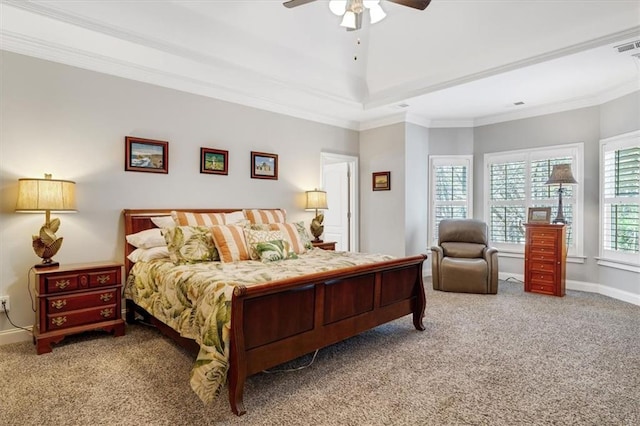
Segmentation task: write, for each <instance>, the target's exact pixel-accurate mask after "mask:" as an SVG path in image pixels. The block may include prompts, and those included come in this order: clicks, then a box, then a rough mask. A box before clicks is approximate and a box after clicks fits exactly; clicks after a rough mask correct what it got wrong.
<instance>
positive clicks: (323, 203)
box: [305, 189, 328, 243]
mask: <svg viewBox="0 0 640 426" xmlns="http://www.w3.org/2000/svg"><path fill="white" fill-rule="evenodd" d="M306 194H307V204H306V207H305V208H306V209H307V210H315V211H316V217H314V218H313V220H312V221H311V226H310V229H311V235H313V236H314V237H315V239H314V240H313V242H314V243H321V242H322V240H321V239H320V235H322V233H323V232H324V226H323V225H322V222H323V221H324V215H323V214H322V213H320V214H318V210H326V209H328V207H327V192H326V191H321V190H319V189H314V190H313V191H307V192H306Z"/></svg>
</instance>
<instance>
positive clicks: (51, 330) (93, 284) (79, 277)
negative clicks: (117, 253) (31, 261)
mask: <svg viewBox="0 0 640 426" xmlns="http://www.w3.org/2000/svg"><path fill="white" fill-rule="evenodd" d="M31 274H32V276H33V278H34V281H35V293H36V297H37V305H36V321H35V325H34V327H33V339H34V343H35V344H36V351H37V353H38V354H42V353H46V352H51V344H52V343H58V342H60V341H61V340H62V339H64V338H65V337H66V336H68V335H70V334H75V333H80V332H84V331H88V330H96V329H102V330H105V331H108V332H113V334H114V335H115V336H122V335H124V320H123V319H122V314H121V309H122V307H121V304H122V300H121V289H122V265H121V264H119V263H114V262H101V263H83V264H73V265H61V266H59V267H53V268H34V269H32V271H31Z"/></svg>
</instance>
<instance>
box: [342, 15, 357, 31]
mask: <svg viewBox="0 0 640 426" xmlns="http://www.w3.org/2000/svg"><path fill="white" fill-rule="evenodd" d="M340 26H341V27H347V28H353V29H355V28H356V14H355V13H353V12H351V11H347V12H345V13H344V16H343V17H342V22H341V23H340Z"/></svg>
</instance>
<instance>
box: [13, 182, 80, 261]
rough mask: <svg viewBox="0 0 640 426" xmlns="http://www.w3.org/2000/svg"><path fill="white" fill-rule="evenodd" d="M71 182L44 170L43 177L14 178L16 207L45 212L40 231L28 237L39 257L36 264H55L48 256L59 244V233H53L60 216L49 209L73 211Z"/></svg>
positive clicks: (74, 193) (73, 186) (73, 199)
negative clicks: (15, 183) (38, 261)
mask: <svg viewBox="0 0 640 426" xmlns="http://www.w3.org/2000/svg"><path fill="white" fill-rule="evenodd" d="M75 185H76V183H75V182H72V181H69V180H58V179H51V175H50V174H45V175H44V179H32V178H26V179H18V201H17V203H16V211H17V212H23V213H36V212H45V223H44V225H43V226H42V227H41V228H40V233H39V234H38V235H34V236H33V237H32V239H33V242H32V245H33V251H35V253H36V254H37V255H38V256H39V257H41V258H42V263H39V264H37V265H35V267H36V268H42V267H50V266H58V265H59V263H58V262H55V261H54V260H53V259H52V257H53V256H55V254H56V253H57V252H58V250H60V247H61V246H62V237H59V238H58V237H56V232H57V231H58V228H59V227H60V219H53V220H52V219H51V211H54V212H75V211H76V189H75Z"/></svg>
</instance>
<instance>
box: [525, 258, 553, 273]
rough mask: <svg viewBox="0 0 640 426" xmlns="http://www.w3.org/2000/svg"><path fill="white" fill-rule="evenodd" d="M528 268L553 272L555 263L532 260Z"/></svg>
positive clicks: (533, 270)
mask: <svg viewBox="0 0 640 426" xmlns="http://www.w3.org/2000/svg"><path fill="white" fill-rule="evenodd" d="M529 270H530V271H532V272H551V273H554V272H555V270H556V265H555V263H553V262H542V261H538V260H534V261H532V262H531V265H530V267H529Z"/></svg>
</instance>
